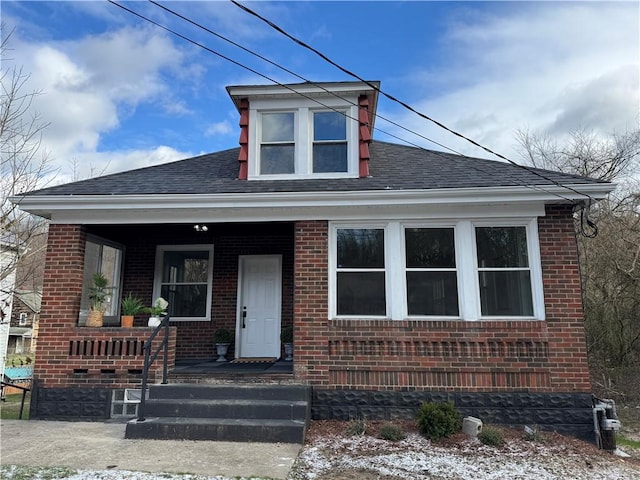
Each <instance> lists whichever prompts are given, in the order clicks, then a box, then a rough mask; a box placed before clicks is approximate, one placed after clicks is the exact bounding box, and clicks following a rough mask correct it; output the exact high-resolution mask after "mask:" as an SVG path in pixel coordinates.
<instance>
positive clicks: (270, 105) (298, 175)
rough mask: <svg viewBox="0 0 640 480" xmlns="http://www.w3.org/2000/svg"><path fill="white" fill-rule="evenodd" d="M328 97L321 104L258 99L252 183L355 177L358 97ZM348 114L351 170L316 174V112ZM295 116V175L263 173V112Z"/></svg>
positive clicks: (252, 124)
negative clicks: (314, 121)
mask: <svg viewBox="0 0 640 480" xmlns="http://www.w3.org/2000/svg"><path fill="white" fill-rule="evenodd" d="M344 98H345V100H343V99H342V98H336V97H327V98H322V99H321V100H319V101H318V102H316V101H313V100H311V99H304V98H303V99H300V98H297V99H293V100H292V99H289V100H286V99H284V100H283V99H281V100H274V99H262V100H254V101H252V102H251V104H250V107H249V108H250V111H249V172H248V179H249V180H292V179H304V178H354V177H357V176H358V172H359V165H358V161H359V138H358V132H359V128H358V127H359V122H358V106H357V104H358V99H357V97H355V96H353V97H349V96H346V97H344ZM321 111H339V112H344V113H345V115H346V117H347V119H346V120H347V121H346V128H347V131H346V137H347V171H346V172H321V173H314V172H313V158H312V152H313V113H315V112H321ZM287 112H293V113H294V144H295V147H294V151H295V154H294V155H295V161H294V164H295V172H294V173H292V174H260V146H261V144H262V128H261V124H262V120H261V119H262V114H263V113H287Z"/></svg>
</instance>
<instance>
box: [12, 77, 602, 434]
mask: <svg viewBox="0 0 640 480" xmlns="http://www.w3.org/2000/svg"><path fill="white" fill-rule="evenodd" d="M377 87H378V83H368V82H363V83H361V82H336V83H322V84H312V83H302V84H292V85H285V86H282V85H269V86H264V85H259V86H233V87H228V88H227V90H228V93H229V95H230V97H231V99H232V101H233V102H234V104H235V106H236V108H237V110H238V112H239V127H240V128H239V138H240V141H239V144H240V146H239V148H235V149H231V150H226V151H221V152H216V153H211V154H206V155H201V156H198V157H194V158H189V159H185V160H182V161H177V162H174V163H169V164H164V165H159V166H154V167H149V168H142V169H138V170H132V171H128V172H123V173H118V174H114V175H108V176H104V177H100V178H94V179H90V180H85V181H80V182H75V183H70V184H66V185H60V186H55V187H51V188H46V189H44V190H39V191H35V192H30V193H27V194H24V195H21V196H20V197H17V198H14V201H15V202H19V203H20V208H22V209H23V210H26V211H28V212H32V213H34V214H36V215H41V216H43V217H46V218H48V219H50V221H51V224H50V229H49V243H48V250H47V258H46V266H45V280H44V282H45V283H44V293H43V299H42V309H41V320H40V334H39V345H38V356H37V360H36V364H35V371H34V388H35V392H34V396H33V400H32V405H31V418H43V419H74V418H77V419H104V418H108V417H109V416H110V415H113V414H114V413H113V412H114V405H119V404H121V403H122V402H123V398H125V400H124V401H125V402H126V398H128V397H127V396H128V395H129V393H130V390H129V389H136V388H140V381H141V375H140V372H141V370H142V362H143V358H142V354H141V348H140V346H141V345H143V344H144V342H145V341H147V339H148V338H149V335H150V333H151V331H152V329H151V328H149V327H147V323H146V321H147V319H146V316H144V315H138V316H137V317H136V320H135V325H134V328H129V329H124V328H121V327H120V324H119V304H120V299H121V298H122V297H123V296H124V295H126V294H128V293H129V292H132V293H134V294H135V295H137V296H139V297H141V298H142V299H143V300H144V303H145V304H146V305H151V303H152V302H153V300H154V299H156V298H157V297H160V296H162V297H163V298H165V299H167V300H168V301H169V307H168V313H169V315H170V332H171V335H170V341H169V349H168V353H167V354H166V355H167V359H168V364H169V385H160V386H159V385H151V392H150V394H149V395H150V396H149V401H148V403H150V404H154V403H157V404H160V403H162V401H154V400H153V398H154V391H156V392H157V391H158V390H160V389H161V388H162V387H166V388H168V387H170V385H171V384H172V382H173V383H174V384H178V385H179V386H180V387H181V388H182V392H183V395H182V400H181V402H182V403H183V404H185V403H186V402H187V401H188V400H187V399H189V398H191V399H192V398H194V395H195V394H194V392H200V393H199V398H200V397H208V398H209V399H211V398H212V397H215V396H216V395H218V394H220V395H218V396H219V397H221V398H222V397H224V398H227V399H228V398H230V397H229V396H225V395H227V394H226V393H225V394H223V393H221V390H216V389H215V388H214V387H220V385H221V384H224V385H225V386H226V387H229V386H230V385H234V384H238V383H242V384H243V385H242V386H243V387H246V390H243V392H244V395H245V397H244V398H249V397H252V396H255V397H256V398H257V397H260V398H266V397H261V396H260V395H262V394H261V393H260V392H261V391H263V390H261V389H265V388H267V385H269V384H276V385H275V387H273V388H281V389H286V388H288V387H291V386H300V385H302V386H303V387H304V388H305V389H307V390H306V391H307V392H310V394H309V397H308V399H309V400H310V406H309V410H310V412H311V413H310V415H311V417H312V418H315V419H328V418H336V419H351V418H357V417H365V418H386V419H394V418H401V417H413V416H414V414H415V411H416V409H417V408H418V406H419V404H420V402H422V401H425V400H427V401H429V400H437V401H447V400H448V401H453V402H454V403H455V405H456V407H457V408H458V409H459V411H460V412H461V413H462V414H463V415H473V416H475V417H479V418H481V419H482V420H484V421H485V422H490V423H503V424H511V425H524V424H537V425H539V426H541V427H543V428H547V429H554V430H557V431H560V432H567V433H571V434H573V435H576V436H579V437H583V438H588V439H591V440H593V432H594V425H593V410H592V398H591V395H590V383H589V371H588V366H587V352H586V345H585V334H584V327H583V313H582V299H581V285H580V277H579V267H578V255H577V251H576V242H575V235H574V224H573V221H574V220H573V213H574V209H575V208H576V207H579V206H580V205H581V204H582V203H583V202H586V201H589V200H593V199H595V200H597V199H602V198H604V197H605V196H606V195H607V194H608V193H609V192H610V191H611V190H612V188H613V187H612V185H611V184H610V183H607V182H602V181H598V180H594V179H590V178H584V177H579V176H575V175H568V174H564V173H558V172H552V171H545V170H538V169H531V168H527V169H525V168H519V167H518V166H514V165H511V164H508V163H504V162H499V161H489V160H485V159H480V158H469V157H464V156H459V155H453V154H448V153H441V152H436V151H429V150H424V149H420V148H415V147H408V146H403V145H397V144H392V143H385V142H380V141H374V140H372V135H373V128H374V120H375V118H376V105H377V98H378V90H377ZM96 271H102V272H103V273H104V274H105V275H106V276H107V278H108V279H109V282H110V284H111V285H112V286H113V291H112V295H111V296H110V301H109V303H108V305H107V312H106V316H105V320H104V325H103V326H102V327H91V326H86V319H87V307H88V288H89V287H90V280H91V276H92V274H93V273H95V272H96ZM287 326H292V327H293V343H294V352H293V360H292V361H290V362H289V363H288V364H287V365H285V366H284V367H282V368H280V369H278V370H276V373H273V372H270V371H269V369H266V370H260V369H259V368H255V367H248V369H249V370H248V371H243V370H242V366H243V365H249V366H251V365H253V364H252V363H251V360H252V359H253V360H256V362H258V361H262V360H263V359H265V358H270V359H278V358H282V357H283V350H282V342H281V340H280V332H281V330H282V329H283V328H284V327H287ZM221 327H226V328H228V329H230V330H231V331H232V332H233V342H232V346H231V349H230V351H229V353H228V359H229V360H232V361H235V362H234V363H231V362H229V365H225V366H224V367H222V369H221V370H219V371H218V370H216V368H215V366H214V365H213V364H215V363H216V362H215V359H216V358H217V355H216V350H215V342H214V332H215V331H216V330H217V329H219V328H221ZM245 362H246V363H245ZM207 363H209V365H210V366H211V367H212V368H210V369H207V368H205V366H204V365H205V364H207ZM221 363H224V362H220V364H221ZM278 364H282V361H280V362H278ZM232 365H239V366H238V367H237V368H238V370H235V371H234V370H233V369H227V367H229V368H230V367H231V366H232ZM159 368H160V367H159V362H156V363H155V364H154V365H153V366H152V375H151V377H150V382H151V383H153V381H154V375H153V374H154V372H157V371H158V369H159ZM181 372H182V373H183V374H184V375H183V376H182V377H180V373H181ZM222 372H224V373H222ZM196 382H198V385H193V384H194V383H196ZM249 385H252V387H251V388H250V387H249ZM198 387H201V388H202V390H200V389H199V388H198ZM270 388H271V387H270ZM154 389H155V390H154ZM123 392H125V393H126V395H123ZM127 392H129V393H127ZM205 392H206V393H205ZM254 392H255V393H254ZM171 395H172V396H177V395H178V394H175V393H172V394H171ZM267 396H268V395H267ZM265 401H266V400H265ZM118 402H120V403H118ZM120 406H121V405H120ZM147 406H148V407H149V408H151V407H150V406H149V405H147ZM272 410H275V408H274V409H272ZM118 411H121V409H120V410H118ZM175 411H177V407H176V409H174V413H173V415H174V417H175V416H176V414H175ZM218 411H221V409H218ZM185 412H186V410H185ZM218 415H222V414H218ZM164 416H166V417H169V416H171V415H170V414H169V413H164V414H163V413H161V411H160V410H155V411H154V419H155V420H157V418H155V417H164ZM178 416H179V417H186V416H188V415H187V413H182V414H179V415H178ZM193 416H200V417H204V416H205V415H204V414H203V413H198V414H194V415H193ZM144 421H147V419H144ZM179 421H184V418H181V419H180V420H177V419H175V418H174V419H173V422H174V423H173V425H175V424H176V423H178V422H179ZM134 422H138V423H143V420H134ZM168 424H169V423H166V425H168ZM166 425H165V427H164V428H165V430H164V431H165V432H166V431H167V430H169V427H166ZM176 435H177V434H176ZM197 438H211V437H207V435H205V434H202V435H200V436H199V437H197Z"/></svg>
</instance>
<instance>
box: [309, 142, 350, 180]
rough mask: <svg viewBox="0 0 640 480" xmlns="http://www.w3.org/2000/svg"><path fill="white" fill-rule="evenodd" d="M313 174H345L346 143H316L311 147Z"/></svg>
mask: <svg viewBox="0 0 640 480" xmlns="http://www.w3.org/2000/svg"><path fill="white" fill-rule="evenodd" d="M313 171H314V173H325V172H346V171H347V144H346V143H317V144H315V145H314V146H313Z"/></svg>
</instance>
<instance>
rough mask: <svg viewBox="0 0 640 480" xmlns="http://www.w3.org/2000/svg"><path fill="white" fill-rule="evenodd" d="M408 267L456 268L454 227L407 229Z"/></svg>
mask: <svg viewBox="0 0 640 480" xmlns="http://www.w3.org/2000/svg"><path fill="white" fill-rule="evenodd" d="M405 242H406V255H407V268H455V266H456V252H455V247H454V240H453V228H407V229H405Z"/></svg>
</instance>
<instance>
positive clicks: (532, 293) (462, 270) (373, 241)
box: [329, 218, 544, 320]
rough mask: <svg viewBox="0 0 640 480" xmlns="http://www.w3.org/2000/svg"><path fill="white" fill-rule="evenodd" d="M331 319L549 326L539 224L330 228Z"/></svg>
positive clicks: (393, 223)
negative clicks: (528, 322)
mask: <svg viewBox="0 0 640 480" xmlns="http://www.w3.org/2000/svg"><path fill="white" fill-rule="evenodd" d="M329 231H330V242H331V248H330V250H329V251H330V263H329V264H330V275H331V276H330V281H329V312H330V313H329V315H330V317H331V318H340V317H349V318H358V317H360V318H370V317H383V318H389V319H393V320H403V319H425V320H429V319H439V318H443V319H461V320H482V319H496V318H499V319H500V318H504V319H522V320H525V319H539V320H544V295H543V291H542V270H541V264H540V250H539V246H538V236H537V222H536V219H535V218H529V219H522V220H519V221H513V220H511V221H510V222H509V223H507V222H502V221H495V220H493V221H478V222H476V221H472V220H469V219H454V220H446V219H445V220H442V221H440V222H439V223H437V222H436V221H434V222H421V223H419V222H414V221H407V222H402V221H398V220H391V221H387V222H380V223H378V222H376V224H374V226H369V225H365V226H360V225H358V224H355V225H354V224H352V223H349V222H332V223H331V225H330V230H329Z"/></svg>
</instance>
